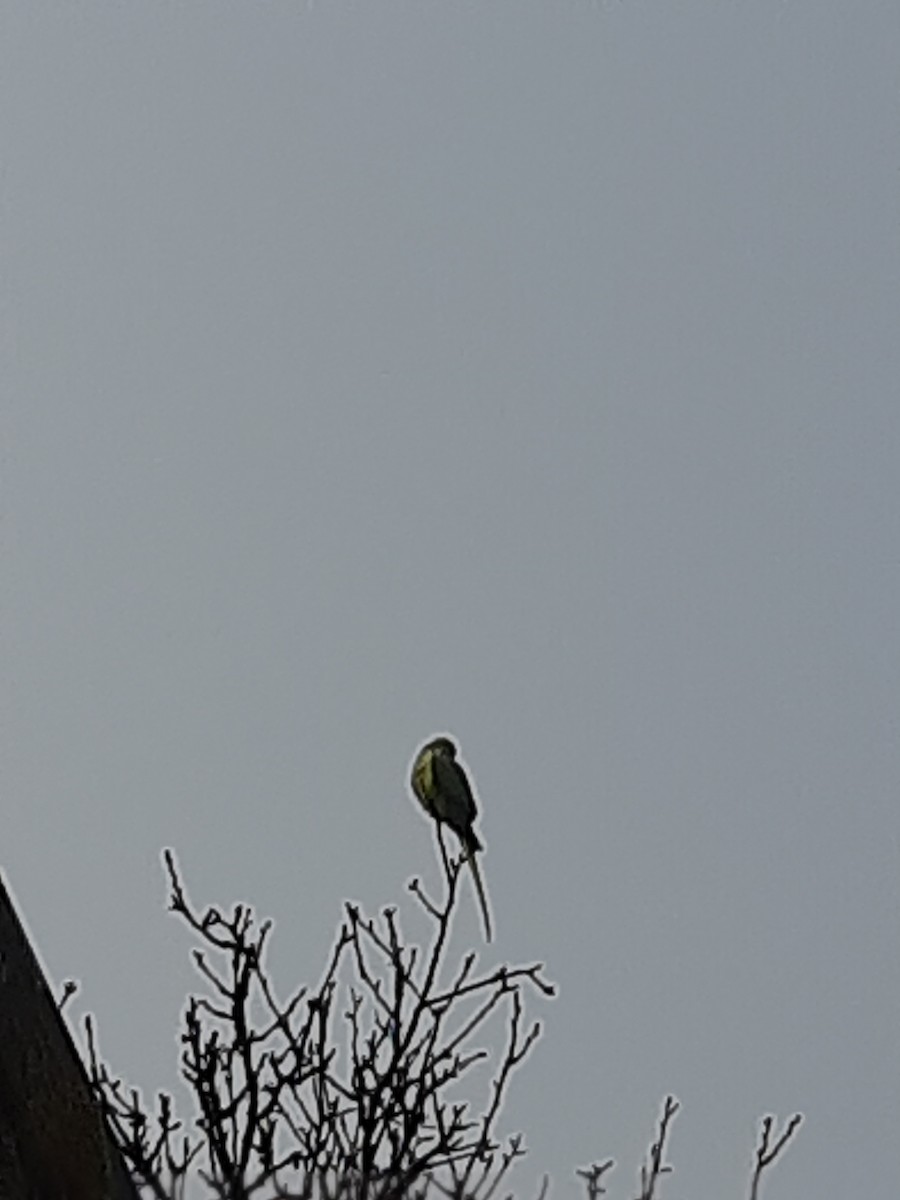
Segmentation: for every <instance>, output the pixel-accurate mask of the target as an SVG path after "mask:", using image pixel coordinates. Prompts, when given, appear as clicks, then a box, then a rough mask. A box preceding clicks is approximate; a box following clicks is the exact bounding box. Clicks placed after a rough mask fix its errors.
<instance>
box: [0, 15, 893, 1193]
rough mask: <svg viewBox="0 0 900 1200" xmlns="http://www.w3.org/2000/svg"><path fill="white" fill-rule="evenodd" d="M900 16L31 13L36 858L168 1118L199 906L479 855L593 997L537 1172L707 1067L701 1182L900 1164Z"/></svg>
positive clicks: (26, 732)
mask: <svg viewBox="0 0 900 1200" xmlns="http://www.w3.org/2000/svg"><path fill="white" fill-rule="evenodd" d="M898 79H900V9H898V8H897V6H896V5H895V4H892V3H887V2H879V0H863V2H862V3H858V4H852V5H851V4H846V3H842V4H838V3H834V2H833V0H815V2H813V0H757V2H756V3H753V4H738V3H734V2H733V0H718V2H717V3H709V2H703V0H672V2H671V3H666V4H659V3H651V2H650V0H615V2H612V0H609V2H603V0H565V2H560V3H555V4H547V3H536V2H533V0H516V2H515V3H512V2H510V0H496V2H487V0H485V2H483V3H480V4H475V3H446V2H445V3H435V2H429V0H422V2H419V3H415V4H413V3H409V2H406V3H404V2H401V0H396V2H388V0H368V2H367V3H362V2H359V0H358V2H356V3H350V2H348V0H333V2H331V0H329V2H327V3H326V2H325V0H308V2H304V0H295V2H291V3H287V2H284V0H271V2H267V3H262V2H256V3H253V2H250V0H244V2H242V3H235V2H232V0H216V2H215V3H213V2H212V0H196V2H193V3H190V4H184V5H173V4H165V3H158V2H157V3H151V2H147V0H144V2H143V3H129V4H109V3H98V2H95V0H90V2H89V0H71V2H69V3H66V4H65V5H60V4H53V3H44V2H41V0H38V2H35V0H27V2H26V0H8V2H7V3H6V4H5V5H4V6H3V11H2V14H0V329H2V334H0V354H2V361H3V370H2V377H3V385H2V392H3V402H2V410H3V412H2V458H0V470H2V482H0V521H2V526H0V527H2V537H3V561H4V570H3V572H2V580H0V601H2V607H0V636H2V645H3V664H4V666H3V689H2V712H0V716H2V731H3V747H2V782H3V797H4V800H3V818H2V830H3V836H2V850H0V868H2V871H3V875H4V878H5V880H6V881H7V884H8V886H9V887H10V889H11V890H12V892H13V894H14V896H15V898H16V902H17V904H18V906H19V909H20V911H21V913H22V915H23V918H24V920H25V922H26V923H27V927H28V929H29V930H30V932H31V935H32V937H33V938H34V940H35V943H36V945H37V948H38V950H39V952H40V954H41V958H42V961H43V963H44V964H45V966H46V969H47V971H48V973H49V975H50V977H51V979H52V980H53V981H54V984H55V985H60V984H61V982H62V980H64V979H66V978H70V977H75V978H77V979H78V980H79V981H80V992H79V994H78V996H77V998H76V999H75V1000H74V1001H73V1002H72V1004H71V1005H70V1007H69V1009H67V1012H69V1013H70V1014H71V1016H72V1018H73V1020H74V1021H76V1022H77V1021H79V1020H80V1018H81V1016H82V1014H83V1013H84V1012H92V1013H94V1014H95V1016H96V1019H97V1022H98V1025H99V1034H100V1041H101V1047H102V1050H103V1052H104V1054H105V1056H106V1057H107V1059H108V1060H109V1061H110V1063H111V1064H112V1066H113V1067H114V1068H115V1069H116V1070H117V1071H118V1072H120V1073H122V1074H123V1075H124V1076H125V1077H126V1079H127V1080H128V1081H129V1082H130V1083H132V1084H135V1085H139V1086H141V1087H142V1088H144V1089H145V1091H146V1092H147V1094H148V1097H149V1096H151V1095H152V1093H153V1092H154V1091H155V1089H157V1088H160V1087H166V1088H171V1087H173V1086H174V1084H175V1080H176V1078H177V1060H176V1043H175V1036H176V1029H177V1025H178V1019H179V1013H180V1011H181V1006H182V1004H183V1002H184V997H185V995H186V993H187V991H188V990H189V989H191V988H192V987H196V986H197V985H198V983H199V981H198V980H197V979H196V977H195V976H194V975H193V973H192V970H191V966H190V958H189V953H190V946H191V942H190V939H189V938H188V936H187V934H186V931H185V930H183V929H182V928H180V927H179V925H178V924H177V922H176V920H175V919H174V918H173V917H172V916H170V915H167V913H166V911H165V902H166V894H165V884H164V877H163V871H162V868H161V863H160V853H161V850H162V848H163V847H165V846H171V847H173V848H174V849H175V851H176V853H177V855H178V858H179V862H180V864H181V868H182V870H183V872H184V875H185V879H186V883H187V887H188V889H189V892H190V894H191V895H192V897H193V899H194V900H195V902H196V903H198V904H200V905H204V904H210V903H216V904H218V905H221V906H223V907H227V906H229V905H230V904H231V903H233V902H235V901H238V900H243V901H248V902H250V903H251V904H252V905H253V906H254V908H255V909H256V911H258V912H259V914H260V915H261V916H271V917H273V918H274V919H275V922H276V927H275V934H274V942H273V947H272V954H271V959H270V964H271V968H272V972H273V974H274V976H275V979H276V982H277V984H278V986H280V987H281V989H282V990H283V991H284V992H287V991H289V990H290V989H291V988H293V987H294V986H296V985H297V984H299V983H301V982H308V983H313V984H314V983H315V981H316V980H317V979H318V977H319V975H320V972H321V970H322V967H323V965H324V962H325V958H326V955H327V953H328V949H329V946H330V944H331V939H332V938H333V936H334V932H335V929H336V928H337V926H338V923H339V921H340V919H341V914H342V905H343V903H344V902H345V900H348V899H351V900H354V901H357V902H360V903H361V904H363V905H364V906H365V908H366V909H367V911H369V912H373V913H374V912H377V911H379V910H380V909H381V908H382V907H383V906H385V905H398V906H399V907H400V912H401V916H402V918H403V919H404V922H405V927H406V928H407V930H408V932H409V936H410V937H411V938H414V939H417V938H418V939H421V938H423V937H424V936H425V935H426V933H427V926H426V925H425V923H424V920H423V918H422V917H421V915H420V914H419V913H418V912H417V910H416V907H415V904H414V901H413V900H412V898H411V897H410V896H409V895H408V893H407V891H406V884H407V881H408V880H409V879H410V878H411V877H412V876H413V875H420V876H421V877H422V878H423V879H424V880H426V882H427V881H431V883H433V884H435V885H436V882H437V879H438V873H437V866H436V862H435V854H434V846H433V841H432V834H431V830H430V829H429V826H428V824H427V822H426V821H425V820H424V819H423V817H422V815H421V814H420V813H419V812H418V811H417V809H416V808H415V806H414V804H413V801H412V799H411V797H410V795H409V792H408V789H407V783H406V780H407V774H408V767H409V763H410V759H411V757H412V755H413V753H414V751H415V749H416V747H417V746H418V745H419V744H420V743H421V742H422V741H423V740H424V739H425V738H427V737H428V736H429V735H430V734H432V733H434V732H445V731H446V732H451V733H452V734H453V735H454V736H455V737H456V738H457V739H458V740H459V743H460V746H461V753H462V756H463V758H464V760H465V762H466V764H467V766H468V768H469V770H470V772H471V776H472V779H473V781H474V784H475V787H476V789H477V794H478V798H479V805H480V810H481V812H480V820H479V831H480V833H481V836H482V837H483V840H484V841H485V843H486V847H487V849H486V854H485V857H484V860H483V868H484V871H485V874H486V877H487V881H488V886H489V890H490V894H491V899H492V905H493V915H494V922H495V926H496V930H497V937H496V940H495V943H494V944H493V945H492V946H491V947H489V948H486V947H483V945H482V943H481V933H480V925H479V921H478V913H477V909H476V907H475V904H474V902H473V901H472V896H471V892H470V891H469V892H468V893H466V894H464V896H463V902H462V905H461V909H460V914H459V920H458V923H457V927H456V931H455V944H454V953H456V954H462V953H464V952H465V951H466V950H467V949H468V948H469V947H470V946H475V947H477V948H478V949H479V953H480V954H481V962H482V964H483V965H484V967H485V968H488V967H491V966H493V965H496V964H499V963H501V962H511V963H516V962H533V961H542V962H544V963H545V964H546V973H547V975H548V976H549V977H550V978H551V979H553V980H555V981H556V982H557V983H558V985H559V988H560V993H559V997H558V999H556V1000H555V1001H553V1002H542V1003H537V1004H535V1005H534V1006H533V1007H532V1013H533V1015H535V1016H538V1017H540V1019H541V1020H542V1021H543V1023H544V1035H543V1038H542V1040H541V1042H540V1043H539V1045H538V1046H537V1048H536V1049H535V1051H534V1053H533V1055H532V1056H531V1059H530V1061H529V1062H528V1063H527V1065H526V1066H524V1067H523V1068H522V1069H521V1070H520V1071H519V1072H518V1074H517V1075H516V1076H515V1078H514V1080H513V1084H512V1086H511V1090H510V1094H509V1098H508V1103H507V1105H506V1107H505V1109H504V1112H503V1114H502V1119H501V1122H500V1126H499V1130H500V1132H514V1131H516V1130H522V1131H524V1132H525V1134H526V1140H527V1144H528V1146H529V1148H530V1153H529V1158H528V1160H527V1166H526V1167H525V1168H523V1173H522V1174H521V1175H520V1176H519V1179H520V1193H521V1194H522V1195H531V1194H533V1192H534V1190H535V1185H536V1183H537V1181H538V1180H539V1178H540V1176H541V1175H542V1174H543V1173H544V1172H545V1171H549V1172H550V1173H551V1175H552V1177H553V1181H554V1195H555V1196H559V1197H575V1196H577V1195H579V1194H580V1186H579V1185H578V1184H577V1182H576V1180H575V1178H574V1175H573V1170H574V1168H575V1167H577V1166H583V1165H585V1164H586V1163H588V1162H590V1161H592V1160H595V1159H600V1158H605V1157H607V1156H612V1157H614V1158H616V1160H617V1161H618V1163H619V1167H618V1169H617V1172H616V1173H615V1174H614V1175H613V1176H612V1177H611V1180H610V1185H609V1186H610V1193H609V1194H610V1195H611V1196H617V1197H627V1196H630V1195H632V1194H633V1191H634V1186H635V1174H634V1173H635V1171H636V1168H637V1166H638V1163H639V1160H640V1156H641V1154H642V1153H643V1151H644V1149H645V1147H646V1144H647V1142H648V1140H649V1138H650V1135H651V1133H652V1129H653V1122H654V1120H655V1118H656V1115H657V1113H658V1110H659V1105H660V1103H661V1101H662V1098H663V1097H664V1096H665V1095H666V1094H667V1093H669V1092H671V1093H674V1094H675V1095H676V1096H677V1097H678V1098H679V1099H680V1101H681V1102H682V1105H683V1108H682V1110H681V1112H680V1114H679V1116H678V1118H677V1121H676V1123H675V1127H674V1131H673V1139H672V1143H671V1161H672V1163H673V1165H674V1167H675V1174H674V1176H673V1178H672V1180H671V1181H668V1182H667V1185H666V1190H665V1192H664V1194H665V1195H670V1196H673V1197H677V1196H683V1197H687V1196H690V1197H692V1198H693V1200H706V1198H709V1200H714V1198H715V1200H718V1198H720V1197H723V1196H743V1195H746V1182H747V1179H748V1172H749V1167H750V1162H751V1152H752V1148H753V1144H754V1139H755V1134H756V1127H757V1121H758V1119H759V1117H761V1116H762V1115H763V1114H765V1113H770V1112H771V1113H774V1114H777V1115H778V1116H779V1118H781V1119H784V1118H786V1117H787V1116H789V1115H790V1114H791V1113H793V1112H795V1111H800V1112H803V1113H804V1114H805V1117H806V1121H805V1124H804V1126H803V1128H802V1130H801V1132H800V1133H799V1135H798V1136H797V1138H796V1140H795V1142H794V1144H793V1145H792V1147H791V1148H790V1150H789V1151H788V1153H787V1154H786V1155H785V1157H784V1159H783V1161H782V1162H781V1163H780V1165H778V1166H777V1167H776V1168H775V1169H774V1170H773V1172H772V1174H771V1177H770V1178H769V1182H768V1188H767V1192H766V1194H767V1196H769V1197H771V1200H777V1198H778V1197H785V1198H788V1197H790V1198H791V1200H819V1198H820V1197H822V1196H823V1195H834V1196H849V1195H855V1194H861V1192H862V1190H863V1189H864V1190H865V1192H866V1193H867V1194H872V1195H877V1194H887V1193H888V1191H889V1190H890V1189H892V1188H893V1187H894V1186H895V1184H896V1178H897V1173H898V1169H900V1153H898V1151H897V1149H896V1130H897V1127H898V1122H900V1084H898V1079H900V1071H898V1068H900V1045H898V1029H897V997H898V994H900V950H898V945H900V939H898V933H900V806H898V803H897V794H898V780H900V752H898V736H897V734H898V718H897V712H898V698H900V697H898V692H900V688H898V667H900V641H898V632H897V612H898V583H900V504H898V500H900V489H898V482H897V481H898V452H900V436H898V435H900V403H898V393H897V379H898V376H900V338H898V336H897V330H898V328H900V288H898V284H900V221H898V211H900V207H898V199H900V124H898V112H900V108H898V100H900V95H898V84H897V81H898Z"/></svg>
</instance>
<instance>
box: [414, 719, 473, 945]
mask: <svg viewBox="0 0 900 1200" xmlns="http://www.w3.org/2000/svg"><path fill="white" fill-rule="evenodd" d="M456 754H457V747H456V743H455V742H454V741H453V740H452V738H449V737H444V736H441V737H436V738H432V739H431V741H429V742H426V743H425V745H424V746H422V747H421V749H420V750H419V751H418V752H417V753H416V756H415V758H414V759H413V765H412V774H411V776H410V786H411V787H412V790H413V795H414V796H415V797H416V799H417V800H418V801H419V803H420V804H421V805H422V807H423V808H424V809H425V811H426V812H427V813H428V815H429V816H430V817H433V818H434V820H435V821H437V822H438V825H440V824H441V823H442V822H444V823H446V824H447V825H449V826H450V828H451V829H452V830H453V832H454V833H455V834H456V835H457V837H458V838H459V840H460V842H461V843H462V847H463V850H464V851H465V855H466V860H467V861H468V864H469V866H470V868H471V870H472V879H473V880H474V882H475V890H476V892H477V893H478V901H479V904H480V905H481V915H482V918H483V919H484V937H485V941H488V942H489V941H490V940H491V916H490V912H489V911H488V904H487V897H486V896H485V892H484V884H483V883H482V879H481V871H480V870H479V868H478V861H477V859H476V857H475V856H476V854H477V853H478V852H479V851H480V850H482V849H483V847H482V844H481V841H480V840H479V838H478V834H477V833H476V832H475V829H474V828H473V826H474V824H475V818H476V817H477V816H478V808H477V806H476V804H475V797H474V796H473V794H472V787H471V785H470V783H469V780H468V777H467V776H466V773H465V771H464V770H463V768H462V767H461V766H460V764H459V763H458V762H457V761H456Z"/></svg>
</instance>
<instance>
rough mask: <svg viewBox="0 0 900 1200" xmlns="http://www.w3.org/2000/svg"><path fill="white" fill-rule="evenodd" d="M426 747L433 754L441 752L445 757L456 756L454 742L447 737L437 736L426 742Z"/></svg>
mask: <svg viewBox="0 0 900 1200" xmlns="http://www.w3.org/2000/svg"><path fill="white" fill-rule="evenodd" d="M427 749H429V750H431V751H432V753H433V754H443V755H444V756H445V757H447V758H456V744H455V743H454V742H452V741H451V740H450V738H448V737H437V738H434V740H433V741H430V742H429V743H428V746H427Z"/></svg>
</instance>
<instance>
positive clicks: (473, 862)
mask: <svg viewBox="0 0 900 1200" xmlns="http://www.w3.org/2000/svg"><path fill="white" fill-rule="evenodd" d="M463 844H464V845H465V846H466V858H467V859H468V860H469V866H470V867H471V868H472V878H473V879H474V880H475V891H476V892H477V893H478V903H479V904H480V905H481V916H482V918H483V920H484V940H485V941H486V942H489V941H490V940H491V914H490V910H489V909H488V902H487V895H486V894H485V890H484V883H483V882H482V879H481V870H480V869H479V866H478V859H477V858H476V857H475V847H474V846H472V845H471V844H466V842H465V841H464V842H463ZM476 844H477V845H479V846H480V843H476Z"/></svg>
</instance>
